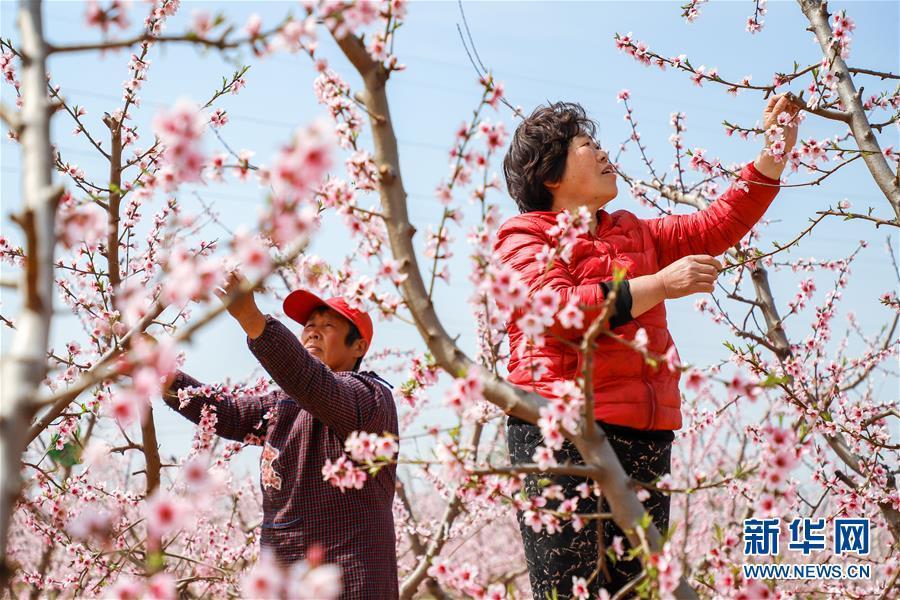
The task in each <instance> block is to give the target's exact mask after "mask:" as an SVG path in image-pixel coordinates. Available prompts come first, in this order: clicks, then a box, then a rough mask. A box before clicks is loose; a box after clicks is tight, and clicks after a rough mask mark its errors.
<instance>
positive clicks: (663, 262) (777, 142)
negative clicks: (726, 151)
mask: <svg viewBox="0 0 900 600" xmlns="http://www.w3.org/2000/svg"><path fill="white" fill-rule="evenodd" d="M798 110H799V108H798V106H797V105H796V104H795V103H793V102H792V101H791V100H790V99H789V98H788V96H787V95H785V94H779V95H776V96H772V97H771V98H769V101H768V104H767V105H766V108H765V110H764V111H763V119H762V121H763V129H765V130H766V131H767V136H766V140H767V141H766V148H765V149H764V150H763V151H762V152H761V153H760V155H759V156H758V157H757V159H756V160H755V161H754V162H753V163H748V164H747V165H746V166H744V168H743V169H742V170H741V172H740V177H739V181H737V182H734V183H732V185H731V186H730V187H729V188H728V189H727V190H726V191H725V193H724V194H722V195H721V196H720V197H719V199H718V200H716V201H715V202H713V203H712V204H710V205H709V206H708V207H707V208H706V209H704V210H701V211H697V212H695V213H693V214H690V215H669V216H666V217H662V218H658V219H648V220H646V221H645V223H646V224H647V226H648V227H649V229H650V234H651V237H652V238H653V241H654V243H655V246H656V254H657V260H658V262H659V267H660V268H663V267H665V266H667V265H669V264H672V263H673V262H675V261H676V260H678V259H680V258H683V257H685V256H689V255H697V254H704V255H712V256H716V255H719V254H722V253H723V252H725V251H726V250H727V249H728V248H730V247H731V246H734V245H735V244H737V243H738V242H739V241H740V240H741V238H743V237H744V236H745V235H747V233H748V232H749V231H750V229H752V228H753V226H754V225H756V223H757V222H758V221H759V220H760V218H762V216H763V214H765V212H766V209H768V208H769V205H770V204H771V203H772V200H773V199H774V198H775V195H776V194H777V193H778V190H779V187H778V186H779V183H780V182H779V177H781V173H782V172H783V171H784V167H785V163H786V160H787V159H786V157H787V156H788V154H789V153H790V151H791V149H792V148H793V146H794V144H795V143H796V141H797V118H796V116H797V113H798ZM779 156H780V160H779V158H777V157H779Z"/></svg>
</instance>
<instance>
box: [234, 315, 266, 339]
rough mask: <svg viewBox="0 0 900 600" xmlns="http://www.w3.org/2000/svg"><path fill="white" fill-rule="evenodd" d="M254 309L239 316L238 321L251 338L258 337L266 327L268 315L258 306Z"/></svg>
mask: <svg viewBox="0 0 900 600" xmlns="http://www.w3.org/2000/svg"><path fill="white" fill-rule="evenodd" d="M254 309H255V310H252V311H248V312H247V313H246V314H242V315H241V316H240V317H238V323H240V325H241V328H242V329H243V330H244V332H246V334H247V335H248V336H250V338H251V339H256V338H258V337H259V336H260V335H262V332H263V329H265V328H266V316H265V315H264V314H262V312H261V311H260V310H259V309H258V308H255V307H254Z"/></svg>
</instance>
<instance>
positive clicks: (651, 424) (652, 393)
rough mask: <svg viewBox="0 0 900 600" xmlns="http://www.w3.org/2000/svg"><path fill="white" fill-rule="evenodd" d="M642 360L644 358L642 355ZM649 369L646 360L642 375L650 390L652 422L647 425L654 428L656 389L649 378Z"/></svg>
mask: <svg viewBox="0 0 900 600" xmlns="http://www.w3.org/2000/svg"><path fill="white" fill-rule="evenodd" d="M641 360H644V358H643V357H641ZM648 369H649V367H648V366H647V361H646V360H644V368H643V370H642V372H641V375H642V377H643V379H644V385H646V386H647V391H649V392H650V423H649V424H648V425H647V427H646V429H653V422H654V420H655V419H656V390H654V389H653V384H651V383H650V380H649V379H648V378H647V371H648Z"/></svg>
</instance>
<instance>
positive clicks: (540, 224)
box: [494, 163, 779, 430]
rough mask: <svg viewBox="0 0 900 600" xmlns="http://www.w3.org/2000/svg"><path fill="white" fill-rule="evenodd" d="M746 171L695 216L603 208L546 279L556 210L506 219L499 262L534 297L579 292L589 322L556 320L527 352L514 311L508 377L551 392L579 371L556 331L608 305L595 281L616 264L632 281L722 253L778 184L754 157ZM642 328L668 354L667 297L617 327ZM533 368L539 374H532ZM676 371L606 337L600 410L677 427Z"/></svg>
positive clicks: (597, 374)
mask: <svg viewBox="0 0 900 600" xmlns="http://www.w3.org/2000/svg"><path fill="white" fill-rule="evenodd" d="M740 177H741V180H742V181H741V182H739V183H736V184H733V185H732V186H731V187H730V188H729V189H728V190H727V191H726V192H725V193H724V194H722V195H721V196H720V197H719V198H718V200H716V201H715V202H713V203H712V204H711V205H710V206H709V207H708V208H707V209H706V210H702V211H698V212H695V213H693V214H689V215H670V216H666V217H662V218H657V219H639V218H638V217H636V216H635V215H634V214H632V213H630V212H628V211H627V210H619V211H616V212H614V213H607V212H606V211H605V210H602V209H601V210H599V211H598V212H597V230H596V233H594V234H591V233H590V232H588V233H586V234H584V235H582V236H580V237H579V238H578V239H577V240H576V242H575V245H574V248H573V249H572V258H571V260H570V261H569V262H568V264H563V263H562V262H561V261H559V260H557V261H556V262H555V263H554V264H553V265H552V266H551V268H550V272H549V273H547V274H546V276H544V277H541V275H542V272H541V271H540V269H539V265H538V262H537V260H536V259H535V255H536V254H537V253H538V252H540V251H541V249H542V247H543V246H544V245H545V244H549V243H551V240H550V238H549V236H548V235H547V233H546V232H547V230H548V229H550V228H551V227H553V226H554V225H555V224H556V215H557V212H556V211H533V212H528V213H522V214H520V215H516V216H514V217H512V218H510V219H509V220H507V221H506V222H505V223H504V224H503V225H502V226H501V227H500V229H499V231H498V232H497V240H496V242H495V243H494V254H495V256H496V257H497V259H498V260H499V261H500V263H502V264H505V265H509V266H511V267H512V268H513V269H515V270H516V271H517V272H518V273H519V275H520V276H521V277H522V279H523V281H524V282H525V283H526V285H528V287H529V295H534V294H535V293H536V292H538V291H539V290H540V289H541V288H542V287H550V288H552V289H554V290H556V291H557V292H558V293H559V294H560V296H561V299H562V304H563V305H564V304H565V303H566V302H568V301H569V299H570V298H572V297H575V298H577V302H578V303H579V304H580V305H581V308H582V310H584V311H585V318H584V327H583V328H581V329H565V328H563V327H562V326H561V325H560V324H559V323H558V322H554V324H553V326H552V327H550V328H549V329H548V330H547V331H546V332H545V342H546V343H545V345H544V346H543V347H542V348H538V349H536V350H534V351H533V352H530V353H528V354H527V355H520V353H519V352H518V351H517V350H518V349H520V347H524V344H525V338H524V336H523V335H522V332H521V331H520V330H519V328H518V327H517V326H516V323H515V322H516V320H518V319H519V317H521V316H522V314H524V313H523V311H522V310H519V311H517V312H514V313H513V315H512V318H511V320H510V322H509V323H507V330H508V332H509V344H510V359H509V365H508V369H509V378H508V379H509V382H510V383H512V384H513V385H516V386H518V387H520V388H522V389H525V390H529V391H534V392H537V393H538V394H540V395H542V396H544V397H546V398H551V397H552V391H551V390H552V386H553V383H554V382H556V381H561V380H573V379H574V378H576V377H577V376H579V375H580V373H581V369H582V361H581V356H580V353H579V352H578V351H577V350H575V349H574V348H570V347H568V346H567V345H566V344H565V343H564V342H563V341H562V340H561V339H558V338H557V337H556V336H559V337H561V338H564V339H569V340H579V339H581V337H582V335H583V334H584V330H585V329H586V328H587V327H588V326H589V325H590V323H591V321H592V320H593V319H594V317H596V316H597V314H599V309H600V308H602V305H603V301H604V298H603V290H602V288H601V287H600V285H599V284H600V282H602V281H608V280H610V279H612V277H613V262H616V263H618V264H620V265H622V266H624V267H625V268H626V270H627V271H626V273H627V274H626V279H630V278H634V277H639V276H641V275H650V274H652V273H656V272H658V271H659V270H660V269H662V268H664V267H666V266H667V265H669V264H671V263H672V262H674V261H676V260H678V259H679V258H682V257H684V256H689V255H692V254H709V255H712V256H716V255H719V254H722V253H723V252H725V250H727V249H728V248H729V247H731V246H733V245H735V244H737V243H738V242H739V241H740V239H741V238H742V237H744V235H746V234H747V232H749V231H750V229H751V228H752V227H753V225H755V224H756V222H757V221H758V220H759V219H760V218H761V217H762V215H763V213H765V211H766V209H767V208H768V207H769V204H771V202H772V200H773V199H774V198H775V195H776V194H777V193H778V189H779V188H778V187H777V184H778V181H777V180H774V179H771V178H769V177H766V176H765V175H762V174H761V173H760V172H759V171H757V170H756V168H755V167H754V166H753V164H752V163H749V164H747V165H746V166H745V167H744V168H743V170H742V171H741V174H740ZM744 182H746V183H744ZM754 182H761V183H766V184H769V185H754ZM773 184H774V185H773ZM742 188H748V189H742ZM538 281H540V284H538ZM640 328H643V329H644V330H645V331H646V333H647V349H648V350H649V351H650V352H651V353H653V354H660V355H664V354H665V353H666V352H667V351H668V350H669V348H670V347H672V346H674V342H673V340H672V336H671V335H670V334H669V329H668V325H667V323H666V307H665V303H664V302H661V303H659V304H658V305H656V306H654V307H653V308H651V309H650V310H648V311H647V312H645V313H643V314H642V315H640V316H638V317H637V318H635V319H634V320H632V321H630V322H628V323H626V324H624V325H622V326H620V327H617V328H615V329H614V330H613V333H615V334H617V335H619V336H621V337H622V338H624V339H626V340H629V341H631V340H633V339H634V336H635V333H637V331H638V330H639V329H640ZM535 366H537V367H538V372H539V374H538V376H537V377H534V378H533V377H532V372H533V371H532V369H533V368H534V367H535ZM541 372H542V373H541ZM679 378H680V372H679V371H677V370H676V371H671V370H669V369H668V368H667V366H666V364H665V363H662V364H661V365H660V366H658V367H656V368H653V367H651V366H650V365H648V364H647V363H646V362H645V361H644V359H643V357H642V356H641V355H640V354H638V353H637V352H635V351H634V350H632V349H630V348H628V347H626V346H624V345H622V344H620V343H618V342H616V341H615V340H613V339H610V338H609V337H607V336H600V337H599V338H598V340H597V349H596V353H595V356H594V373H593V385H594V416H595V418H596V419H598V420H601V421H604V422H606V423H612V424H615V425H625V426H627V427H633V428H635V429H668V430H674V429H679V428H681V394H680V392H679V388H678V381H679Z"/></svg>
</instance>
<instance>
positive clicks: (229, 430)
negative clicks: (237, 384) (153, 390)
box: [163, 371, 278, 442]
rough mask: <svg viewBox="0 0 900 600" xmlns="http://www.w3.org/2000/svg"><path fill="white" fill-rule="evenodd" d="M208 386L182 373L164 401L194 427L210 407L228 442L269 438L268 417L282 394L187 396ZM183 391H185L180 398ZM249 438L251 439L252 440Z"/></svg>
mask: <svg viewBox="0 0 900 600" xmlns="http://www.w3.org/2000/svg"><path fill="white" fill-rule="evenodd" d="M203 387H204V385H203V384H202V383H200V382H199V381H197V380H196V379H194V378H193V377H191V376H190V375H188V374H187V373H184V372H182V371H178V373H177V375H176V376H175V379H174V380H173V381H172V385H171V386H169V389H168V390H166V393H165V394H164V395H163V401H164V402H165V403H166V404H168V405H169V406H170V407H171V408H172V409H174V410H175V411H176V412H178V413H180V414H181V415H182V416H184V417H185V418H187V419H188V420H190V421H193V422H194V423H198V424H199V423H200V419H201V418H202V416H203V407H204V406H209V407H210V408H211V409H212V410H214V411H215V413H216V433H217V434H218V435H220V436H222V437H224V438H228V439H230V440H236V441H239V442H243V441H251V442H252V441H253V439H252V437H253V436H256V437H257V438H259V439H262V438H263V437H265V434H266V422H267V419H266V418H265V417H266V413H268V412H269V411H270V410H271V409H272V407H273V406H275V403H276V402H277V400H278V398H277V397H276V396H277V394H278V392H277V391H275V392H271V393H269V394H265V395H262V396H254V395H247V396H243V397H239V398H236V399H232V398H225V397H217V396H216V395H214V394H210V395H206V396H204V395H193V394H190V395H189V394H186V393H185V392H187V391H191V390H192V389H193V391H195V392H196V391H198V390H199V389H200V388H203ZM179 390H185V392H182V393H181V394H179V393H178V392H179ZM248 436H250V438H249V439H248Z"/></svg>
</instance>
